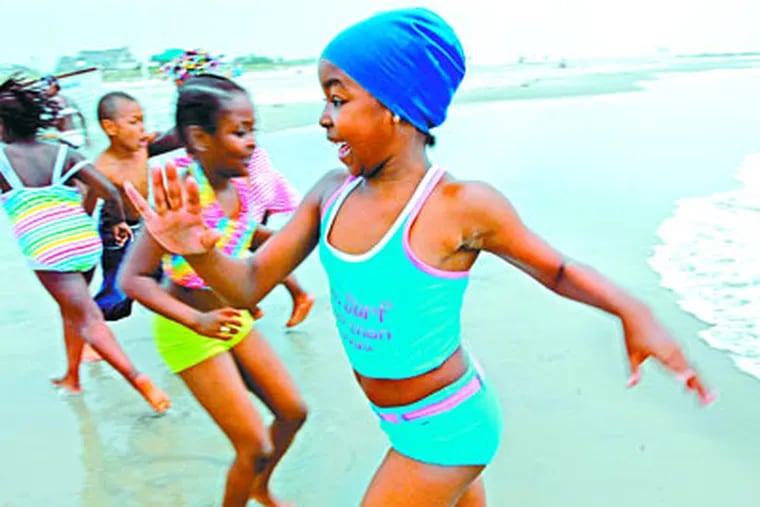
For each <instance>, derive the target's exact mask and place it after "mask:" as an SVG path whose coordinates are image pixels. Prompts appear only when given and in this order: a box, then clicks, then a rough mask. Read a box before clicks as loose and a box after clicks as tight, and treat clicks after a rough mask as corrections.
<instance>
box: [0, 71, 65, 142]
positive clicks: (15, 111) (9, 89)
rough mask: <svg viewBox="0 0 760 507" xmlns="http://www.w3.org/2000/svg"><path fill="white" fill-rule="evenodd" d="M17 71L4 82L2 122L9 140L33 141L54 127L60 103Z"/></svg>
mask: <svg viewBox="0 0 760 507" xmlns="http://www.w3.org/2000/svg"><path fill="white" fill-rule="evenodd" d="M32 84H33V83H30V82H29V81H26V80H23V79H22V78H21V76H20V75H18V74H16V75H13V76H11V77H10V78H8V79H6V80H5V81H4V82H3V83H2V84H0V123H2V126H3V131H4V136H5V138H6V139H5V140H6V141H31V140H33V139H34V138H35V137H36V136H37V132H39V131H40V130H42V129H45V128H48V127H52V126H53V125H54V122H55V119H56V116H57V114H58V111H59V109H60V105H59V104H58V103H57V102H56V101H55V100H54V99H51V98H50V97H47V96H46V95H45V92H44V90H42V89H41V88H40V87H38V86H33V85H32Z"/></svg>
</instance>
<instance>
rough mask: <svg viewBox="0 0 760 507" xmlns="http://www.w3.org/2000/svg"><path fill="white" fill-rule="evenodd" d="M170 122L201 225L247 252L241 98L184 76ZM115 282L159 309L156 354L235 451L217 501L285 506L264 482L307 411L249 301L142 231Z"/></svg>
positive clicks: (235, 91)
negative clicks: (232, 299) (269, 419)
mask: <svg viewBox="0 0 760 507" xmlns="http://www.w3.org/2000/svg"><path fill="white" fill-rule="evenodd" d="M176 125H177V132H178V134H179V136H180V138H181V140H182V142H183V143H184V144H185V147H186V148H187V152H188V154H190V156H191V157H192V159H193V161H192V163H191V165H190V166H189V167H188V177H192V178H194V181H197V183H198V185H199V187H196V189H198V188H199V191H200V197H199V199H200V201H199V203H198V204H199V206H200V208H199V213H200V214H201V216H202V220H203V222H204V224H205V226H207V227H210V228H213V229H214V230H215V231H217V233H218V234H219V246H220V248H222V249H223V250H224V252H225V253H226V254H227V255H231V256H232V257H234V258H245V257H247V256H249V255H250V252H249V251H248V246H249V244H250V243H251V241H252V240H253V238H254V237H255V236H256V235H257V234H260V233H261V231H260V230H259V227H258V226H257V223H256V221H255V220H254V219H253V218H252V213H253V210H254V207H255V202H254V200H253V193H252V190H251V182H250V177H251V175H250V174H249V173H248V164H249V160H250V158H251V156H252V155H253V153H254V150H255V148H256V142H255V139H254V134H253V126H254V114H253V106H252V105H251V101H250V99H249V98H248V94H247V93H246V92H245V90H243V88H241V87H240V86H238V85H237V84H235V83H234V82H232V81H230V80H228V79H226V78H224V77H220V76H214V75H201V76H197V77H194V78H191V79H189V80H188V81H187V82H186V83H185V84H184V85H183V86H182V87H181V88H180V89H179V98H178V100H177V113H176ZM171 167H172V169H174V166H173V165H172V166H171ZM175 175H176V173H175ZM125 186H126V185H125ZM128 188H130V189H131V190H134V188H133V187H131V186H129V187H128ZM161 263H163V268H164V274H165V275H166V277H167V278H168V279H169V280H170V281H171V283H170V284H169V287H168V289H167V290H164V289H162V288H161V287H160V286H159V284H158V282H156V280H155V278H153V277H152V276H151V274H152V273H153V272H154V271H155V270H156V267H157V266H159V265H160V264H161ZM285 276H287V273H285V274H284V275H283V278H284V277H285ZM121 286H122V290H123V291H124V293H125V294H127V296H129V297H130V298H133V299H135V300H136V301H139V302H140V303H142V304H143V305H144V306H146V307H148V308H150V309H151V310H153V311H154V312H156V316H155V326H154V338H155V342H156V346H157V347H158V351H159V353H160V354H161V356H162V357H163V359H164V361H165V362H166V364H167V366H169V368H170V369H171V370H172V371H173V372H175V373H177V374H178V375H179V376H180V377H181V378H182V380H183V381H184V382H185V384H186V385H187V387H188V388H189V389H190V391H191V392H192V393H193V395H194V396H195V398H196V399H197V400H198V402H200V404H201V405H202V406H203V408H205V409H206V411H207V412H208V414H209V415H210V416H211V417H212V419H214V421H215V422H216V423H217V424H218V425H219V427H220V428H221V429H222V431H224V433H225V434H226V435H227V438H229V440H230V442H231V443H232V445H233V447H234V448H235V461H234V462H233V464H232V466H231V467H230V469H229V472H228V474H227V485H226V489H225V493H224V502H223V505H224V506H225V507H232V506H243V505H246V503H247V502H248V499H249V498H251V499H254V500H256V501H258V502H260V503H262V504H263V505H267V506H276V505H283V504H281V503H280V502H279V501H278V500H277V499H276V498H274V497H273V496H272V495H271V493H270V492H269V479H270V477H271V475H272V472H273V470H274V467H275V466H276V465H277V463H278V462H279V460H280V459H281V458H282V456H283V454H284V453H285V451H286V450H287V449H288V447H289V446H290V444H291V442H292V441H293V438H294V437H295V434H296V432H297V431H298V429H299V428H300V427H301V425H302V424H303V422H304V421H305V419H306V408H305V406H304V403H303V401H302V400H301V398H300V396H299V394H298V391H297V389H296V387H295V385H294V383H293V381H292V379H291V378H290V376H289V375H288V373H287V371H286V370H285V367H284V366H283V364H282V362H281V361H280V360H279V358H278V357H277V356H276V355H275V353H274V351H273V350H272V349H271V348H270V346H269V344H268V343H267V342H266V340H265V339H264V337H263V336H262V335H261V334H260V333H259V332H258V331H257V330H256V329H255V328H254V320H253V317H252V316H251V313H250V312H249V309H250V308H251V307H250V306H246V305H242V306H239V307H238V308H240V309H236V308H228V307H227V303H225V302H224V300H222V299H221V298H220V297H219V296H218V295H217V294H216V293H215V292H214V291H212V290H210V287H209V286H208V285H207V284H206V282H205V281H204V280H203V278H201V277H200V276H199V275H198V274H196V273H195V272H194V271H193V269H192V268H191V267H190V265H189V264H188V263H187V261H185V260H184V259H183V258H182V257H180V256H178V255H168V254H167V251H166V250H165V249H164V248H162V247H161V245H160V244H159V243H158V242H157V241H156V240H155V239H153V237H151V236H150V235H148V234H141V235H140V236H139V237H138V238H137V240H136V241H135V244H134V245H133V246H132V248H131V250H130V252H129V253H128V254H127V259H126V261H125V264H124V266H123V267H122V272H121ZM234 360H237V362H238V363H239V365H240V366H241V370H240V371H238V368H236V367H235V361H234ZM242 371H245V373H246V374H247V375H248V381H249V382H248V386H249V388H250V389H251V390H253V392H254V394H256V395H257V396H258V397H259V398H260V399H261V401H263V402H264V403H265V404H266V405H267V407H268V408H269V409H270V410H271V411H272V413H273V414H274V416H275V420H274V422H273V423H272V425H271V426H270V427H269V428H266V427H265V426H264V424H263V422H262V420H261V417H260V416H259V414H258V413H257V411H256V408H255V407H254V405H253V403H252V402H251V400H250V399H249V398H248V392H247V390H246V385H245V384H244V381H243V378H242V377H241V372H242Z"/></svg>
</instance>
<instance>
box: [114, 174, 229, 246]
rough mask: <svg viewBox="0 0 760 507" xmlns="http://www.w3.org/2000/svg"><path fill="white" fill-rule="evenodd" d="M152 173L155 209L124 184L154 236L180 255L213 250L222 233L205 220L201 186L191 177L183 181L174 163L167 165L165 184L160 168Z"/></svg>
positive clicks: (133, 189) (134, 190) (130, 186)
mask: <svg viewBox="0 0 760 507" xmlns="http://www.w3.org/2000/svg"><path fill="white" fill-rule="evenodd" d="M151 173H152V177H153V198H154V200H155V210H154V209H152V208H151V207H150V204H148V202H147V201H146V200H145V198H143V196H142V195H140V193H139V192H138V191H137V190H136V189H135V188H134V187H133V186H132V185H131V184H130V183H129V182H126V183H124V190H125V192H126V193H127V195H128V196H129V200H130V201H132V204H134V205H135V208H137V210H138V211H139V212H140V215H142V217H143V220H144V221H145V227H146V228H147V229H148V232H150V234H151V236H153V237H154V238H155V239H156V241H158V242H159V243H160V244H161V246H163V247H164V248H165V249H166V250H167V251H169V252H171V253H174V254H178V255H197V254H203V253H206V252H208V251H210V250H211V249H213V248H214V245H215V244H216V242H217V241H218V240H219V238H220V236H221V233H220V232H219V231H216V230H214V229H211V228H209V227H208V226H207V225H206V223H205V222H204V221H203V216H202V215H201V200H200V193H199V191H198V183H197V182H196V181H195V180H194V179H193V178H192V177H188V178H186V179H185V181H184V182H181V181H180V179H179V176H178V175H177V168H176V167H175V166H174V164H173V163H172V162H167V163H166V168H165V171H164V174H165V175H166V181H165V182H164V178H163V175H162V171H161V168H160V167H154V168H153V169H152V171H151Z"/></svg>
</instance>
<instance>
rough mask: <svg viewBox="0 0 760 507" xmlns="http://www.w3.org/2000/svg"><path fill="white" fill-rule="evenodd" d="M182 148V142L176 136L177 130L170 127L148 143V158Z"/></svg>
mask: <svg viewBox="0 0 760 507" xmlns="http://www.w3.org/2000/svg"><path fill="white" fill-rule="evenodd" d="M182 146H183V144H182V141H180V139H179V135H178V134H177V128H176V127H172V128H171V129H169V130H167V131H166V132H164V133H163V134H161V135H158V136H156V137H155V138H154V139H152V140H151V141H150V144H148V156H149V157H154V156H156V155H161V154H162V153H167V152H169V151H173V150H176V149H177V148H182Z"/></svg>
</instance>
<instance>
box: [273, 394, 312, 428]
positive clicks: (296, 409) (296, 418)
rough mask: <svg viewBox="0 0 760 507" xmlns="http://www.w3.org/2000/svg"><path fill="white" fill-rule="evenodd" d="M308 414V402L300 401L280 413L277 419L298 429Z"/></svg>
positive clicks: (289, 426)
mask: <svg viewBox="0 0 760 507" xmlns="http://www.w3.org/2000/svg"><path fill="white" fill-rule="evenodd" d="M307 415H308V409H307V408H306V404H305V403H304V402H302V401H299V402H297V403H294V404H293V405H291V406H289V407H288V408H287V409H286V410H283V411H282V412H280V413H278V414H277V419H278V420H279V421H280V423H281V424H283V425H285V426H287V427H288V428H291V429H292V430H293V431H296V430H298V429H299V428H301V426H303V425H304V423H305V422H306V416H307Z"/></svg>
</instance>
